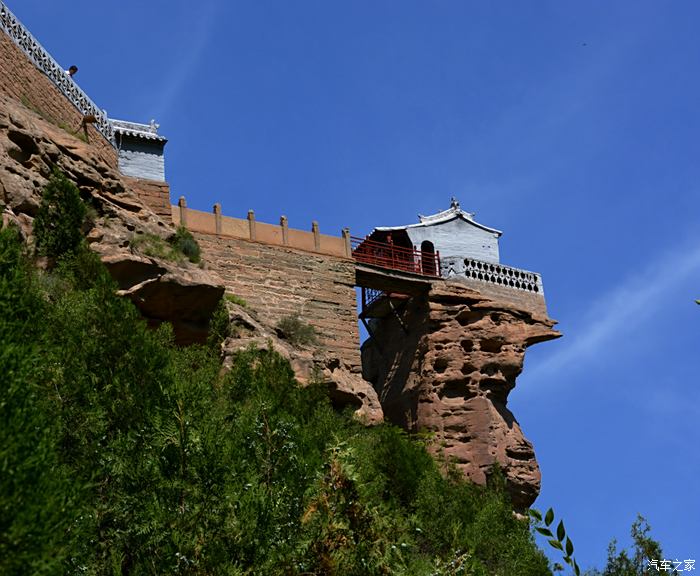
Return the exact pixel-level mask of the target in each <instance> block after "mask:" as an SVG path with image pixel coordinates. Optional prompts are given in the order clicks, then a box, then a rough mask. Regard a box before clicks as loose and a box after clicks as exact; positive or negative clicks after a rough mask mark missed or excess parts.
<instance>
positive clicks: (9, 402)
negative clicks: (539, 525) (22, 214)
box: [0, 229, 549, 576]
mask: <svg viewBox="0 0 700 576" xmlns="http://www.w3.org/2000/svg"><path fill="white" fill-rule="evenodd" d="M0 373H2V374H3V375H4V377H3V381H2V388H1V389H0V395H1V398H0V412H1V414H0V417H1V418H2V421H3V423H4V425H3V426H2V427H0V447H1V448H0V449H1V450H2V453H1V454H0V459H1V460H2V466H3V477H4V478H3V482H2V488H1V492H0V512H1V513H0V572H1V573H4V574H25V573H26V574H42V573H44V574H64V573H76V574H77V573H80V574H166V573H181V574H339V575H340V574H343V575H351V574H357V575H369V574H412V575H413V574H415V575H418V574H448V573H455V574H456V573H460V574H484V575H485V574H504V575H506V574H523V575H525V576H527V575H530V574H532V575H540V574H548V573H549V570H548V567H547V561H546V559H545V558H544V556H543V555H542V553H541V552H540V551H539V550H538V549H537V548H536V546H535V545H534V543H533V539H532V536H531V534H530V532H529V530H528V526H527V524H526V523H523V522H521V521H519V520H516V519H515V518H514V517H513V515H512V514H511V511H510V504H509V502H508V501H507V498H506V496H505V494H504V492H503V491H501V490H497V489H491V490H486V489H481V488H478V487H476V486H473V485H470V484H468V483H466V482H465V481H463V480H461V479H459V478H458V477H456V476H452V477H449V478H447V479H445V478H443V476H442V475H441V474H440V472H439V470H438V467H437V465H436V464H435V463H434V461H433V460H432V459H431V458H430V457H429V456H428V454H427V453H426V451H425V450H424V448H423V447H422V446H421V445H420V444H418V443H415V442H412V441H410V440H409V439H407V438H406V437H405V435H404V434H403V433H402V432H400V431H398V430H396V429H394V428H391V427H383V426H382V427H378V428H373V429H368V428H365V427H363V426H361V425H359V424H357V423H356V422H354V421H353V420H352V419H351V418H350V417H348V416H345V415H339V414H337V413H335V412H334V411H333V409H332V407H331V405H330V402H329V401H328V399H327V397H326V394H325V390H324V389H322V388H321V387H318V386H310V387H307V388H300V387H299V386H298V385H297V384H296V382H295V381H294V379H293V374H292V371H291V369H290V367H289V366H288V364H286V362H285V361H284V360H282V359H281V358H280V357H278V356H277V355H275V354H274V353H271V352H268V351H264V350H262V351H260V350H250V351H247V352H245V353H242V354H240V355H239V356H238V358H237V360H236V361H235V363H234V365H233V368H232V370H231V371H230V372H229V373H227V374H225V375H222V373H221V371H220V365H219V360H218V354H217V352H216V348H215V347H214V346H203V347H191V348H187V349H178V348H176V347H175V346H174V345H173V344H172V335H171V332H170V330H169V329H168V328H167V327H164V328H161V329H160V330H158V331H155V332H154V331H149V330H148V329H147V328H146V326H145V324H144V322H143V321H141V320H140V318H139V316H138V313H137V311H136V310H135V308H134V307H133V306H132V304H131V303H130V302H128V301H126V300H125V299H121V298H119V297H117V296H115V286H114V284H113V283H112V281H111V279H110V277H109V275H108V274H107V272H106V271H105V270H104V269H103V267H102V265H101V263H100V262H99V260H98V258H97V256H95V255H93V254H92V253H90V252H89V251H87V250H86V249H84V248H79V249H77V250H76V251H75V252H74V253H73V254H69V255H67V256H64V257H63V258H62V259H60V260H59V263H58V265H57V266H56V268H55V269H54V270H53V271H52V272H50V273H39V272H35V271H33V270H32V269H31V267H30V266H29V264H28V262H27V259H26V258H25V255H24V254H23V247H22V245H21V242H20V240H19V238H18V236H17V234H16V233H15V232H14V230H12V229H4V230H2V231H0ZM452 560H456V562H454V564H453V565H450V561H452ZM440 566H441V567H440ZM451 566H452V567H451ZM459 566H461V568H458V567H459Z"/></svg>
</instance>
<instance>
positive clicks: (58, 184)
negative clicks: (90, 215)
mask: <svg viewBox="0 0 700 576" xmlns="http://www.w3.org/2000/svg"><path fill="white" fill-rule="evenodd" d="M85 215H86V208H85V204H84V203H83V201H82V200H81V199H80V193H79V192H78V188H77V187H76V186H75V184H73V183H72V182H71V181H70V180H68V179H67V178H66V177H65V176H64V174H63V173H62V172H61V171H59V170H58V169H57V168H54V171H53V173H52V174H51V178H49V182H48V184H47V185H46V187H45V188H44V193H43V195H42V198H41V204H40V205H39V211H38V212H37V215H36V218H34V224H33V226H34V238H35V241H36V249H37V252H38V253H39V254H41V255H42V256H48V257H49V258H59V257H61V256H63V255H64V254H71V253H73V252H75V251H76V250H77V248H78V246H79V245H80V243H81V242H82V240H83V233H82V230H81V228H82V225H83V221H84V220H85Z"/></svg>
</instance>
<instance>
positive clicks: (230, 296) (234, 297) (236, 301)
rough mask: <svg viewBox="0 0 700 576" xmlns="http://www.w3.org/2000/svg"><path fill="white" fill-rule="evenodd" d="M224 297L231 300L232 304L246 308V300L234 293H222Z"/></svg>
mask: <svg viewBox="0 0 700 576" xmlns="http://www.w3.org/2000/svg"><path fill="white" fill-rule="evenodd" d="M224 298H226V300H228V301H229V302H231V303H232V304H237V305H238V306H242V307H243V308H246V307H247V306H248V302H246V301H245V300H244V299H243V298H241V297H240V296H238V295H236V294H230V293H228V292H227V293H226V294H224Z"/></svg>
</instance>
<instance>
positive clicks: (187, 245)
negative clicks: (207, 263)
mask: <svg viewBox="0 0 700 576" xmlns="http://www.w3.org/2000/svg"><path fill="white" fill-rule="evenodd" d="M169 242H170V244H171V245H172V247H173V248H175V250H177V251H178V252H180V253H181V254H184V255H185V256H187V258H188V260H189V261H190V262H193V263H195V264H196V263H198V262H199V261H200V260H201V256H200V250H199V244H197V240H195V238H194V236H192V234H191V233H190V231H189V230H188V229H187V228H185V227H184V226H178V228H177V230H176V231H175V236H173V237H172V238H171V239H170V240H169Z"/></svg>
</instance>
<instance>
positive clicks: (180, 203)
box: [177, 196, 187, 228]
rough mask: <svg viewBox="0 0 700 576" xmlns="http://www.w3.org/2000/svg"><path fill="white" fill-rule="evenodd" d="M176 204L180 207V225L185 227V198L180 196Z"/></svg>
mask: <svg viewBox="0 0 700 576" xmlns="http://www.w3.org/2000/svg"><path fill="white" fill-rule="evenodd" d="M177 205H178V206H179V207H180V226H184V227H185V228H187V200H185V197H184V196H180V198H179V199H178V201H177Z"/></svg>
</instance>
